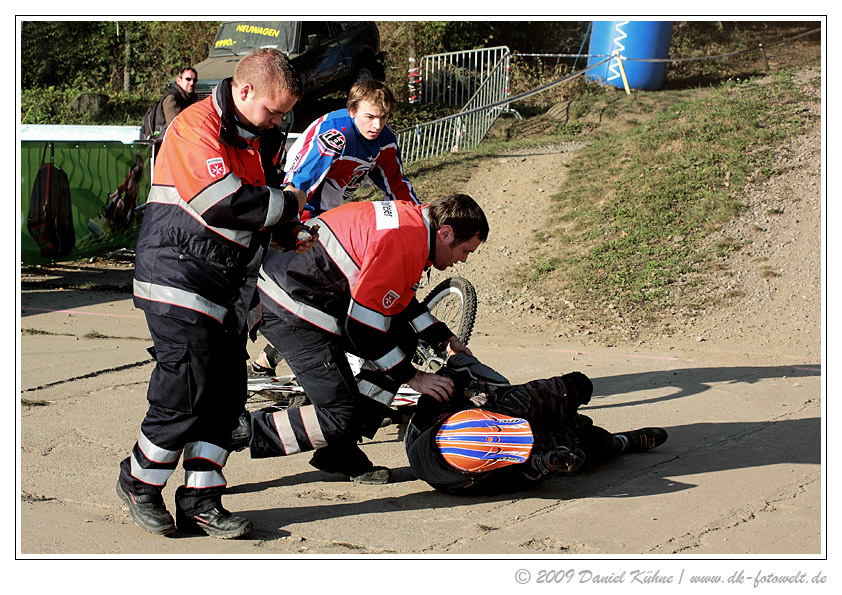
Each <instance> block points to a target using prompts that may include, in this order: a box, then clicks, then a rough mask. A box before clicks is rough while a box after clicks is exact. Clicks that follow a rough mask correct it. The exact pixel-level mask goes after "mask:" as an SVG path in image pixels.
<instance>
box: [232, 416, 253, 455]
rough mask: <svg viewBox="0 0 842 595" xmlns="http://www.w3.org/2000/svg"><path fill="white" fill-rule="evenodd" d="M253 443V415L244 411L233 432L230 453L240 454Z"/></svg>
mask: <svg viewBox="0 0 842 595" xmlns="http://www.w3.org/2000/svg"><path fill="white" fill-rule="evenodd" d="M250 442H251V414H250V413H249V412H248V411H246V410H245V409H243V412H242V413H240V418H239V420H238V423H237V427H236V428H234V431H233V432H231V443H230V444H229V445H228V452H239V451H241V450H245V449H246V448H248V447H249V443H250Z"/></svg>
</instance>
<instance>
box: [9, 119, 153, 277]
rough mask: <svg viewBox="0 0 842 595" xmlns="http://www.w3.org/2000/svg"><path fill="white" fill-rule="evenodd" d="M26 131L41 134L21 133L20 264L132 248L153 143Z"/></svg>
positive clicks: (146, 187) (149, 172) (148, 180)
mask: <svg viewBox="0 0 842 595" xmlns="http://www.w3.org/2000/svg"><path fill="white" fill-rule="evenodd" d="M103 128H105V127H103ZM42 132H43V131H42ZM28 136H29V138H32V137H33V136H36V137H38V136H40V137H41V138H43V140H27V136H22V140H21V146H20V157H21V186H20V193H21V196H20V205H21V256H20V257H21V263H22V264H23V265H33V264H46V263H50V262H56V261H59V260H75V259H80V258H89V257H92V256H100V255H104V254H106V253H108V252H111V251H114V250H118V249H120V248H133V247H134V245H135V243H136V242H137V235H138V231H139V229H140V222H141V221H142V219H143V209H144V206H145V203H146V198H147V196H148V195H149V188H150V185H151V178H152V147H151V145H150V144H148V143H142V142H131V143H128V144H127V143H125V142H121V141H120V140H102V141H100V140H75V141H74V140H49V138H50V135H49V134H48V135H44V134H40V135H31V134H30V135H28ZM52 136H53V138H56V139H60V138H61V137H62V134H53V135H52ZM135 138H137V137H135Z"/></svg>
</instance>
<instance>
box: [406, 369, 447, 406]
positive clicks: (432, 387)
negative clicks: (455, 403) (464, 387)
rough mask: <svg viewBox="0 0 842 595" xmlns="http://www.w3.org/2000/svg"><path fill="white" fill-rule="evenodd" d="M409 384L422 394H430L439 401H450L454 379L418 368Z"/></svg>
mask: <svg viewBox="0 0 842 595" xmlns="http://www.w3.org/2000/svg"><path fill="white" fill-rule="evenodd" d="M407 384H408V385H409V387H410V388H411V389H413V390H416V391H418V392H419V393H421V394H422V395H430V396H431V397H433V398H434V399H435V400H436V401H438V402H439V403H441V402H443V401H449V400H450V397H451V396H452V395H453V381H452V380H451V379H450V378H445V377H444V376H439V375H438V374H430V373H428V372H422V371H421V370H418V371H417V372H416V373H415V376H413V377H412V378H410V379H409V381H408V382H407Z"/></svg>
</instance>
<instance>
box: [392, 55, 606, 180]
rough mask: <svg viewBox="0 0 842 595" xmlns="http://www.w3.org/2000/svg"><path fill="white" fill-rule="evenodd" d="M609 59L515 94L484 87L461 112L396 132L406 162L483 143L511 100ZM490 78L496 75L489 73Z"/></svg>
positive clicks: (531, 93)
mask: <svg viewBox="0 0 842 595" xmlns="http://www.w3.org/2000/svg"><path fill="white" fill-rule="evenodd" d="M609 59H610V57H609V58H607V59H605V60H602V61H600V62H597V63H596V64H593V65H591V66H589V67H587V68H584V69H582V70H579V71H577V72H574V73H572V74H569V75H567V76H565V77H563V78H560V79H558V80H555V81H552V82H550V83H547V84H545V85H541V86H540V87H537V88H535V89H532V90H531V91H526V92H524V93H520V94H519V95H515V96H509V93H508V88H506V89H505V93H502V92H501V91H500V89H499V88H497V87H494V85H493V84H490V85H487V88H486V89H484V88H480V89H478V90H477V92H476V93H475V94H474V96H473V97H472V98H471V99H470V100H469V102H468V104H467V105H466V106H465V108H464V109H463V110H462V111H460V112H459V113H458V114H452V115H450V116H445V117H443V118H439V119H438V120H433V121H432V122H426V123H424V124H419V125H417V126H413V127H412V128H407V129H404V130H399V131H398V132H397V133H396V134H397V137H398V146H399V147H400V148H401V155H402V158H403V162H404V163H405V164H406V163H411V162H413V161H417V160H419V159H428V158H431V157H438V156H440V155H444V154H445V153H455V152H457V151H459V150H464V149H471V148H473V147H475V146H477V145H478V144H479V143H480V141H481V140H482V138H483V137H484V136H485V133H486V132H488V129H489V128H490V127H491V125H492V124H493V123H494V120H495V119H496V118H497V116H498V115H500V113H501V112H503V111H505V110H507V109H509V107H508V106H509V103H512V102H515V101H519V100H521V99H525V98H526V97H530V96H532V95H537V94H538V93H543V92H544V91H546V90H547V89H549V88H551V87H555V86H556V85H560V84H561V83H564V82H566V81H569V80H570V79H573V78H575V77H577V76H581V75H582V74H584V73H585V72H587V71H588V70H591V69H593V68H597V67H598V66H600V65H602V64H605V62H607V61H608V60H609ZM498 67H499V68H504V67H506V66H504V65H503V64H502V63H500V64H498ZM487 80H494V79H493V78H492V77H488V79H487ZM495 93H496V95H495ZM486 101H490V102H491V103H485V102H486ZM515 113H516V112H515Z"/></svg>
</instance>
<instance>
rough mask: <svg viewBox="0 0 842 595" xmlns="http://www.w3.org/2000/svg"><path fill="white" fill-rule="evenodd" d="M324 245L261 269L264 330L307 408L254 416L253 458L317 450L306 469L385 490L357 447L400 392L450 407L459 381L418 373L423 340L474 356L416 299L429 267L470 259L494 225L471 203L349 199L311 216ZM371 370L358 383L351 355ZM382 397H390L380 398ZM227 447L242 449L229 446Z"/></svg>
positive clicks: (457, 197) (275, 257) (382, 472)
mask: <svg viewBox="0 0 842 595" xmlns="http://www.w3.org/2000/svg"><path fill="white" fill-rule="evenodd" d="M308 225H311V226H315V225H318V226H319V231H318V236H319V238H318V243H317V244H316V246H315V247H314V248H313V249H312V250H310V251H309V252H307V253H306V254H302V255H300V256H295V257H290V254H289V253H280V252H273V253H271V254H270V255H269V256H267V258H266V261H265V262H264V264H263V267H262V268H261V272H260V279H259V281H258V289H259V290H260V300H261V304H262V306H263V317H264V318H263V326H261V332H262V333H263V334H264V335H265V336H266V338H267V339H269V341H270V342H271V343H272V344H273V345H275V346H276V347H277V348H278V349H279V350H280V351H281V355H282V356H283V357H284V359H285V360H286V361H287V363H288V364H289V366H290V368H292V370H293V372H295V375H296V378H297V380H298V382H299V383H300V384H301V386H302V387H303V388H304V391H305V392H306V393H307V396H308V397H309V398H310V401H311V402H312V403H313V404H312V405H307V406H304V407H299V408H293V409H286V410H284V411H279V412H275V413H270V412H263V411H258V412H255V413H252V414H251V415H250V419H249V422H250V427H251V432H252V436H251V441H250V443H249V447H250V452H251V456H252V457H253V458H262V457H274V456H283V455H290V454H295V453H298V452H304V451H311V450H316V452H315V453H314V455H313V458H312V460H311V461H310V464H311V465H313V466H314V467H316V468H318V469H321V470H323V471H327V472H331V473H340V474H343V475H345V476H347V477H349V478H351V479H353V480H354V481H357V482H360V483H387V482H388V481H389V479H390V476H391V474H390V472H389V470H388V469H386V468H384V467H375V466H374V465H373V464H372V462H371V461H370V460H369V459H368V457H367V456H366V455H365V453H363V451H362V450H360V448H359V446H357V442H358V441H359V439H360V438H361V437H362V436H369V437H371V436H373V435H374V432H376V431H377V428H378V427H379V425H380V422H381V421H382V419H383V417H384V416H385V414H386V413H388V412H389V411H390V410H389V408H388V407H387V406H386V405H384V404H383V403H388V402H390V401H391V396H393V394H394V392H395V391H397V389H398V387H399V386H400V385H401V384H404V383H406V384H409V386H411V387H412V388H414V389H415V390H417V391H419V392H421V393H424V394H430V395H433V396H435V398H438V399H443V400H446V399H448V398H449V397H450V394H451V392H452V390H453V383H452V381H451V380H450V379H449V378H445V377H444V376H440V375H436V374H430V373H425V372H422V371H420V370H417V369H416V368H415V367H414V366H413V365H412V356H413V354H414V353H415V345H416V342H417V338H418V337H420V338H423V339H424V340H425V341H426V342H427V343H429V344H431V345H435V346H439V347H441V348H446V349H447V351H448V352H450V353H457V352H463V353H467V354H470V350H469V349H468V348H467V347H465V346H463V345H462V344H461V343H460V342H459V340H458V339H457V338H456V336H454V334H453V332H452V331H451V330H450V329H448V328H447V326H446V325H445V324H444V323H442V322H440V321H438V320H436V318H435V317H434V316H433V315H432V314H430V312H429V310H428V309H427V307H426V306H424V305H423V304H421V303H420V302H419V301H418V300H417V299H416V297H415V290H416V288H417V286H418V282H419V281H420V280H421V275H422V274H423V273H424V271H425V270H427V269H428V268H429V267H430V266H433V267H435V268H436V269H438V270H445V269H447V268H448V267H450V266H452V265H453V264H455V263H457V262H465V261H466V260H467V259H468V256H469V255H470V254H471V253H472V252H474V251H475V250H476V249H477V248H478V247H479V245H480V243H482V242H484V241H485V240H486V238H487V237H488V221H487V220H486V218H485V214H484V213H483V212H482V209H481V208H480V207H479V205H478V204H477V203H476V202H475V201H474V200H473V199H472V198H471V197H469V196H467V195H465V194H452V195H450V196H447V197H445V198H443V199H440V200H438V201H435V202H433V203H432V204H427V205H418V204H415V203H412V202H409V201H380V202H353V203H346V204H344V205H340V206H338V207H336V208H334V209H331V210H329V211H326V212H324V213H322V214H321V215H320V216H319V217H317V218H315V219H312V220H310V221H309V222H308ZM346 353H352V354H354V355H357V356H359V357H361V358H362V359H363V360H366V361H365V364H364V365H363V369H362V370H361V371H360V373H359V374H358V375H357V376H356V377H355V376H354V374H353V372H352V370H351V366H350V364H349V363H348V359H347V358H346V356H345V354H346ZM384 392H385V393H386V395H387V396H386V398H384V399H378V398H377V397H378V396H379V394H382V393H384ZM232 446H235V447H236V446H245V445H244V444H243V445H232Z"/></svg>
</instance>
